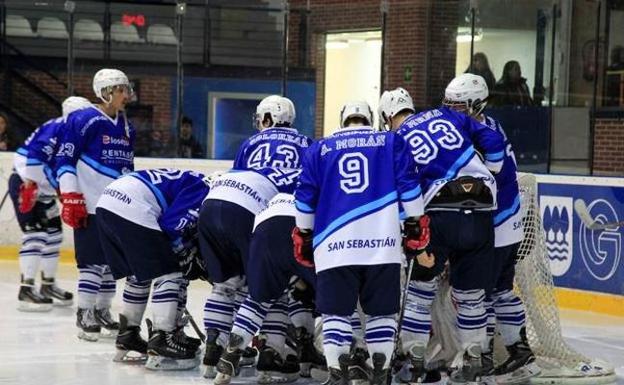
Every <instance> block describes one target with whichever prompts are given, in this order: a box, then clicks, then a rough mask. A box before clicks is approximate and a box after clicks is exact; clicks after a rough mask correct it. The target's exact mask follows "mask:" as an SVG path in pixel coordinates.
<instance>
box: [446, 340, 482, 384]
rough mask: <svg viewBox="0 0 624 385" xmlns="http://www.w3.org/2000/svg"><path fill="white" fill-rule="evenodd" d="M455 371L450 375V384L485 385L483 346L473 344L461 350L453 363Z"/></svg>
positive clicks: (452, 367)
mask: <svg viewBox="0 0 624 385" xmlns="http://www.w3.org/2000/svg"><path fill="white" fill-rule="evenodd" d="M451 369H452V370H453V372H452V373H451V375H450V376H449V379H448V384H449V385H483V382H482V381H481V378H482V375H483V365H482V362H481V347H480V346H479V345H476V344H472V345H470V346H468V347H467V348H466V350H465V351H463V352H459V353H458V354H457V356H456V357H455V359H454V360H453V363H452V364H451Z"/></svg>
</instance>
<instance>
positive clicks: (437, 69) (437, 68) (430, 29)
mask: <svg viewBox="0 0 624 385" xmlns="http://www.w3.org/2000/svg"><path fill="white" fill-rule="evenodd" d="M289 3H290V6H291V8H305V7H306V3H307V1H306V0H290V1H289ZM457 5H458V0H445V1H443V2H442V1H437V0H389V1H388V15H387V19H386V21H387V24H386V25H387V29H386V36H385V43H386V46H385V63H384V68H383V69H382V70H383V71H384V88H385V89H391V88H395V87H398V86H401V87H404V88H406V89H407V90H408V91H409V92H410V94H411V95H412V98H413V99H414V103H415V104H416V105H417V106H429V105H432V104H437V103H438V102H439V100H440V97H441V95H442V94H443V90H444V87H445V86H446V84H447V83H448V82H449V81H450V80H451V79H452V78H453V77H454V75H455V73H454V71H455V50H456V45H455V44H456V43H455V35H456V33H457V28H456V26H457V21H458V16H457V9H458V7H457ZM381 16H382V15H381V1H380V0H361V1H358V2H352V1H347V0H315V1H311V2H310V13H309V21H310V23H309V29H310V30H309V35H310V42H309V44H310V45H309V47H310V51H309V52H310V53H309V55H308V63H309V65H310V66H312V67H313V68H315V70H316V71H315V72H316V86H317V87H316V135H317V136H320V135H321V134H322V127H323V110H324V105H323V103H324V100H323V99H324V94H325V86H324V79H325V68H324V66H325V33H327V32H337V31H354V30H371V29H381ZM300 21H301V18H300V17H299V16H297V17H292V18H291V20H290V23H289V27H290V40H289V47H288V48H289V58H290V64H291V65H297V60H298V58H299V51H298V49H299V44H298V43H299V25H300ZM410 74H411V75H410ZM406 75H407V76H406Z"/></svg>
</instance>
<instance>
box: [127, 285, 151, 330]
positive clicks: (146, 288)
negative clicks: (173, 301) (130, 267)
mask: <svg viewBox="0 0 624 385" xmlns="http://www.w3.org/2000/svg"><path fill="white" fill-rule="evenodd" d="M151 286H152V281H144V282H139V281H137V280H136V278H135V277H134V276H131V277H128V278H127V279H126V284H125V286H124V291H123V309H122V311H121V314H123V315H124V316H126V318H127V319H128V326H140V325H141V320H142V319H143V314H144V313H145V308H146V307H147V300H148V299H149V294H150V288H151Z"/></svg>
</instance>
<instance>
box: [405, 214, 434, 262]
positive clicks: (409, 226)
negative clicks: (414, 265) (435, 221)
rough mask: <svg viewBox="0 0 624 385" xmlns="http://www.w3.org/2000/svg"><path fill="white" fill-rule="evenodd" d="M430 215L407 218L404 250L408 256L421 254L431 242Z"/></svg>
mask: <svg viewBox="0 0 624 385" xmlns="http://www.w3.org/2000/svg"><path fill="white" fill-rule="evenodd" d="M429 236H430V231H429V217H428V216H427V215H423V216H421V217H420V218H419V219H416V218H414V217H410V218H407V219H406V220H405V222H404V223H403V251H404V252H405V255H406V256H407V257H408V258H413V257H415V256H416V255H418V254H420V252H421V251H423V250H424V249H425V248H426V247H427V245H428V244H429Z"/></svg>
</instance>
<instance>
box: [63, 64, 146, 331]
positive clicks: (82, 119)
mask: <svg viewBox="0 0 624 385" xmlns="http://www.w3.org/2000/svg"><path fill="white" fill-rule="evenodd" d="M93 91H94V92H95V94H96V96H97V97H98V98H99V99H100V100H101V103H99V104H97V105H94V106H92V107H89V108H85V109H83V110H80V111H76V112H75V113H73V114H71V115H70V117H69V119H68V120H67V126H66V129H65V130H64V134H63V136H62V137H61V138H60V144H59V150H58V152H57V156H56V160H57V161H56V173H57V177H58V181H59V188H60V194H61V195H60V196H61V203H62V205H63V209H62V213H61V218H62V220H63V222H65V223H66V224H67V225H68V226H70V227H72V228H74V247H75V250H76V262H77V264H78V270H79V277H78V312H77V321H76V325H77V326H78V328H79V329H80V331H79V334H78V335H79V337H80V338H82V339H85V340H87V341H96V340H97V339H98V337H99V335H100V331H101V328H104V329H105V330H106V331H107V332H108V334H110V335H114V334H116V331H117V329H118V328H119V324H118V323H117V322H116V321H114V320H113V319H112V317H111V315H110V306H111V302H112V299H113V297H114V296H115V288H114V280H113V278H112V275H111V274H110V270H109V269H108V267H107V266H106V259H105V258H104V255H103V252H102V248H101V246H100V241H99V237H98V232H97V224H96V221H95V206H96V204H97V201H98V199H99V198H100V194H101V193H102V191H103V190H104V188H105V187H106V186H107V185H108V184H109V183H110V182H112V181H113V180H115V179H116V178H118V177H119V176H120V175H122V174H126V173H128V172H131V171H132V170H133V169H134V151H133V146H134V138H135V131H134V129H133V128H132V125H131V124H130V122H128V120H127V118H126V116H125V114H124V113H123V110H124V108H125V106H126V104H127V103H128V102H129V101H130V97H131V95H132V88H131V87H130V82H129V81H128V78H127V77H126V75H125V74H124V73H123V72H121V71H119V70H116V69H102V70H100V71H98V72H97V73H96V74H95V76H94V77H93Z"/></svg>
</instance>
